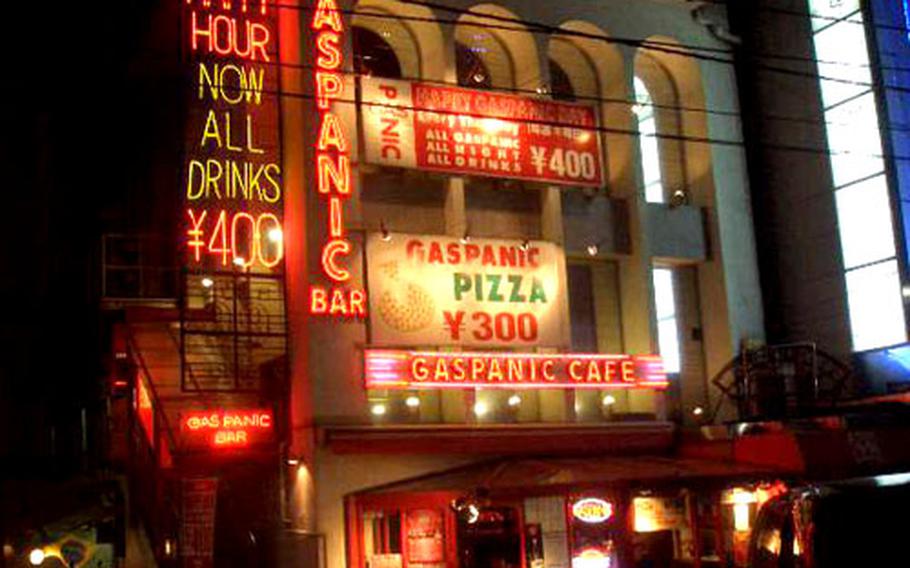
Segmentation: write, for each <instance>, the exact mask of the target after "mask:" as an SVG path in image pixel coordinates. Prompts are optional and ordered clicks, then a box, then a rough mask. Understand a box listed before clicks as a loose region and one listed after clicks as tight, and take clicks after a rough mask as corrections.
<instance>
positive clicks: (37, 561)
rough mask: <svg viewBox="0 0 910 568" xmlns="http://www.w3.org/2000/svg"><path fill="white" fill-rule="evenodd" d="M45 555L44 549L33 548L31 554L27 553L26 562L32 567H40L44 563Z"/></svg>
mask: <svg viewBox="0 0 910 568" xmlns="http://www.w3.org/2000/svg"><path fill="white" fill-rule="evenodd" d="M44 558H45V554H44V549H42V548H33V549H32V551H31V552H29V553H28V561H29V563H30V564H31V565H32V566H41V564H42V563H43V562H44Z"/></svg>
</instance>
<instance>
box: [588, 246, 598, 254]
mask: <svg viewBox="0 0 910 568" xmlns="http://www.w3.org/2000/svg"><path fill="white" fill-rule="evenodd" d="M598 252H600V247H598V246H597V245H596V244H593V245H588V256H597V253H598Z"/></svg>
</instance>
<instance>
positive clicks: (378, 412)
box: [370, 402, 386, 416]
mask: <svg viewBox="0 0 910 568" xmlns="http://www.w3.org/2000/svg"><path fill="white" fill-rule="evenodd" d="M385 411H386V408H385V405H384V404H382V403H381V402H380V403H378V404H374V405H373V407H372V408H370V412H371V413H372V414H373V416H384V415H385Z"/></svg>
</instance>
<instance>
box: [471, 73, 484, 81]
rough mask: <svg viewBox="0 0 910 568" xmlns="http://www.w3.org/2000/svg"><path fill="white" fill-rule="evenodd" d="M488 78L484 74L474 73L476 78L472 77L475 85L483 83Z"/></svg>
mask: <svg viewBox="0 0 910 568" xmlns="http://www.w3.org/2000/svg"><path fill="white" fill-rule="evenodd" d="M486 78H487V76H486V75H484V74H483V73H474V76H473V77H472V79H474V82H475V83H483V82H484V80H485V79H486Z"/></svg>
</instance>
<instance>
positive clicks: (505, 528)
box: [345, 456, 786, 568]
mask: <svg viewBox="0 0 910 568" xmlns="http://www.w3.org/2000/svg"><path fill="white" fill-rule="evenodd" d="M782 473H783V472H774V471H772V470H771V469H769V468H757V467H754V466H748V465H742V464H736V463H724V462H716V461H706V460H698V459H691V458H674V457H666V456H635V457H616V456H613V457H587V458H549V459H548V458H541V459H534V458H526V459H516V460H494V461H490V462H486V463H484V464H481V465H471V466H466V467H462V468H456V469H453V470H450V471H447V472H442V473H438V474H433V475H428V476H425V477H421V478H417V479H413V480H407V481H402V482H398V483H393V484H390V485H386V486H383V487H377V488H372V489H367V490H364V491H359V492H357V493H354V494H351V495H348V496H347V497H346V499H345V507H346V514H347V542H348V550H347V553H348V558H349V562H350V564H349V565H350V566H356V567H358V568H360V567H363V568H384V567H396V568H398V567H415V568H417V567H419V568H430V567H433V568H437V567H438V568H442V567H454V566H459V567H462V568H480V567H484V568H486V567H496V568H499V567H503V568H505V567H515V568H518V567H521V568H542V567H545V566H546V567H551V566H552V567H556V566H566V567H568V566H572V567H575V568H580V567H599V568H600V567H608V566H692V567H699V566H705V567H708V566H746V565H747V564H746V563H745V562H746V558H745V553H746V544H747V543H748V538H749V534H750V528H751V523H752V522H753V520H754V516H755V513H756V511H757V510H758V508H759V507H760V506H761V505H762V504H763V503H764V502H765V501H766V500H768V499H769V498H771V497H773V496H774V495H776V494H778V493H780V492H782V491H785V490H786V485H785V484H784V483H783V482H782V481H780V477H781V474H782Z"/></svg>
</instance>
